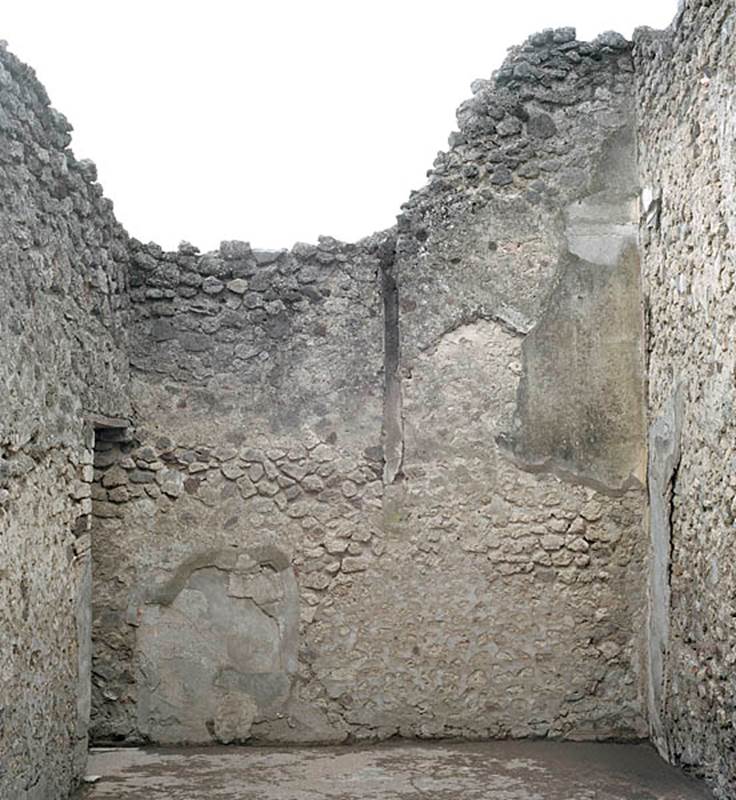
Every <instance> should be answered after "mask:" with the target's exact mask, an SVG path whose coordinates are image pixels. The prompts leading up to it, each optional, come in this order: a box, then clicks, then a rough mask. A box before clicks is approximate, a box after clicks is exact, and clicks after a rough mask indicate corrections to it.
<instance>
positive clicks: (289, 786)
mask: <svg viewBox="0 0 736 800" xmlns="http://www.w3.org/2000/svg"><path fill="white" fill-rule="evenodd" d="M96 776H99V777H98V779H97V780H96V781H95V782H94V783H88V784H86V785H85V787H84V788H83V789H82V790H80V792H79V794H78V795H77V800H82V799H83V800H163V798H166V800H198V799H199V798H207V800H384V798H385V799H386V800H388V799H389V798H396V800H705V798H711V797H712V795H711V794H710V793H709V792H708V791H707V790H706V788H705V787H704V786H703V785H702V784H701V783H699V782H697V781H695V780H693V779H691V778H689V777H687V776H686V775H683V774H682V773H681V772H679V771H678V770H676V769H673V768H672V767H669V766H668V765H667V764H665V763H664V762H663V761H662V760H661V759H660V758H659V757H658V756H657V754H656V753H655V751H654V750H653V749H652V748H651V747H650V746H648V745H645V744H640V745H624V744H573V743H557V742H541V741H540V742H530V741H523V742H486V743H482V744H447V743H436V744H435V743H432V744H425V743H407V742H405V743H402V744H393V743H389V744H384V745H375V746H359V747H319V748H317V747H313V748H265V747H212V748H196V749H194V748H190V749H184V748H181V749H179V748H177V749H173V748H155V749H154V748H150V749H149V748H146V749H143V748H126V749H123V748H102V749H95V750H93V751H92V752H91V754H90V760H89V765H88V780H94V779H95V777H96Z"/></svg>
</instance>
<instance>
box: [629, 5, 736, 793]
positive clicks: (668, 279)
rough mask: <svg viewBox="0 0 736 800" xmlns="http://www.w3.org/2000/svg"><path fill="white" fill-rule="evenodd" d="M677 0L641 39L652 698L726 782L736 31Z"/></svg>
mask: <svg viewBox="0 0 736 800" xmlns="http://www.w3.org/2000/svg"><path fill="white" fill-rule="evenodd" d="M735 10H736V9H735V8H734V4H733V2H730V0H729V1H726V0H722V1H721V2H704V1H701V2H693V1H692V0H691V1H690V2H687V3H685V4H682V6H681V9H680V12H679V14H678V16H677V18H676V20H675V22H674V23H673V26H672V27H671V29H670V30H668V31H666V32H654V31H650V30H642V31H640V32H639V33H638V34H637V37H636V50H635V53H636V65H637V84H638V95H639V99H638V104H639V109H640V113H639V140H640V145H639V157H640V165H641V182H642V187H643V203H642V210H643V219H642V252H643V278H644V293H645V301H646V305H647V309H648V313H647V321H648V362H649V401H648V402H649V417H650V434H649V440H650V456H649V458H650V468H649V474H650V480H649V488H650V504H651V523H650V529H651V539H652V561H651V574H650V588H649V592H650V650H651V653H650V673H651V693H650V698H649V712H650V724H651V728H652V737H653V739H654V741H655V742H656V743H657V746H658V748H659V750H660V752H661V753H662V754H663V755H664V756H666V757H667V758H669V759H670V760H672V761H673V762H675V763H679V764H684V765H687V766H690V767H692V768H694V769H696V770H697V771H698V772H700V773H702V774H704V775H705V776H706V777H707V778H708V780H709V781H710V782H711V783H712V784H713V786H714V788H715V789H716V794H717V796H718V797H722V798H730V797H734V796H736V718H734V708H736V677H735V673H734V665H735V664H736V604H735V603H736V568H734V541H735V540H734V533H735V528H734V519H735V517H736V499H735V498H736V479H735V478H734V475H735V474H736V473H735V471H734V470H735V468H736V449H735V446H736V428H735V424H734V401H735V400H736V393H735V382H734V381H735V375H736V372H735V370H736V361H735V359H736V350H735V349H734V341H736V327H735V320H736V302H735V298H736V294H735V291H736V290H735V289H734V276H735V275H736V263H735V261H734V246H735V245H736V201H735V200H734V197H735V196H736V194H735V192H736V145H735V142H736V94H735V92H734V86H735V85H736V36H735V32H734V24H735V20H736V15H735V14H734V11H735Z"/></svg>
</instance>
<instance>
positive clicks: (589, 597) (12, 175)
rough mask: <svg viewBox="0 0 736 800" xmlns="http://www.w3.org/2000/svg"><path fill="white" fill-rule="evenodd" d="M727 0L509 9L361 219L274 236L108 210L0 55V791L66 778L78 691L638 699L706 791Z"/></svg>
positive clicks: (722, 647) (663, 745)
mask: <svg viewBox="0 0 736 800" xmlns="http://www.w3.org/2000/svg"><path fill="white" fill-rule="evenodd" d="M733 11H734V8H733V3H732V2H724V1H721V2H712V3H708V2H705V0H702V1H701V2H691V3H686V4H685V5H683V7H682V8H681V11H680V13H679V14H678V18H677V19H676V21H675V23H674V25H673V27H672V28H671V29H670V30H669V31H667V32H660V33H655V32H652V31H648V30H644V31H641V32H639V33H638V35H637V39H636V46H635V49H634V53H633V56H634V57H633V59H632V50H631V46H630V45H629V43H628V42H626V41H625V40H624V39H623V38H622V37H620V36H618V35H616V34H604V35H602V36H601V37H599V38H598V39H596V40H595V41H593V42H579V41H577V40H576V39H575V33H574V31H573V30H571V29H558V30H555V31H545V32H543V33H541V34H537V35H535V36H532V37H530V39H529V40H527V42H525V43H524V44H523V45H522V46H520V47H516V48H513V49H512V51H511V52H510V54H509V57H508V59H507V60H506V62H505V63H504V64H503V66H502V67H501V69H500V70H498V72H496V73H495V74H494V76H493V77H492V78H491V79H490V80H481V81H476V82H475V83H474V84H473V87H472V91H473V97H472V98H471V99H469V100H467V101H466V102H464V103H463V104H462V105H461V106H460V108H459V109H458V123H459V130H458V131H456V132H454V133H453V134H451V136H450V141H449V149H448V150H447V151H446V152H443V153H440V154H439V155H438V158H437V160H436V162H435V164H434V168H433V169H432V170H430V172H429V174H428V177H429V181H428V184H427V185H426V186H425V187H424V188H423V189H421V190H420V191H418V192H414V193H412V195H411V197H410V198H409V201H408V202H407V203H406V204H405V206H404V207H403V209H402V212H401V214H400V216H399V218H398V222H397V225H396V226H395V228H393V229H391V230H388V231H385V232H382V233H378V234H376V235H375V236H372V237H369V238H367V239H365V240H363V241H360V242H358V243H356V244H346V243H342V242H338V241H335V240H333V239H330V238H327V237H322V238H320V240H319V242H318V243H317V244H316V245H308V244H297V245H295V246H294V247H293V248H292V249H291V250H283V251H263V250H257V249H254V248H251V246H250V245H249V244H247V243H245V242H223V243H222V245H221V247H220V249H219V250H218V251H217V252H214V253H204V254H203V253H200V252H199V251H198V250H197V249H196V248H194V247H192V246H190V245H188V244H183V245H182V246H181V247H180V248H179V250H178V251H177V252H174V253H167V252H163V251H162V250H161V249H160V248H157V247H156V246H155V245H143V244H141V243H139V242H137V241H135V240H130V239H128V237H127V236H126V234H125V232H124V231H123V230H122V229H121V228H120V226H119V225H118V224H117V223H116V222H115V219H114V216H113V214H112V210H111V204H110V203H109V202H108V201H106V200H105V199H104V198H103V197H102V192H101V189H100V187H99V185H98V184H97V183H95V181H96V175H95V169H94V166H93V165H92V164H91V162H84V161H77V160H76V159H75V158H74V156H73V154H72V152H71V151H70V150H69V147H68V146H69V130H70V128H69V126H68V124H67V123H66V121H65V120H64V118H63V117H62V116H61V115H60V114H58V113H57V112H55V111H54V110H53V109H51V108H50V106H49V103H48V98H47V97H46V95H45V92H44V90H43V88H42V87H41V86H40V84H39V83H38V82H37V81H36V79H35V76H34V75H33V73H32V71H31V70H29V69H28V68H27V67H25V66H24V65H22V64H20V63H19V62H18V61H17V60H16V59H15V58H14V57H13V56H12V55H10V54H8V53H7V52H6V51H5V50H4V49H0V170H1V174H0V178H1V179H2V180H1V181H0V302H1V303H2V307H3V313H2V315H0V384H1V385H2V386H3V389H4V392H3V399H2V406H1V407H0V410H1V411H2V414H1V416H0V556H1V558H2V561H1V562H0V592H1V593H2V594H1V596H0V615H1V616H0V623H1V624H0V654H1V655H0V659H1V662H0V794H1V795H2V796H9V797H13V798H15V797H18V798H23V800H29V799H30V798H34V799H37V800H41V799H43V800H48V798H56V797H64V796H66V795H67V794H68V791H69V789H70V787H71V786H72V785H73V784H74V782H75V781H76V780H77V779H78V777H79V774H80V772H81V770H82V768H83V764H84V753H85V750H86V744H87V730H88V718H89V714H90V705H91V714H92V723H91V724H92V728H91V734H92V737H93V738H94V739H95V740H96V741H98V742H103V741H107V742H109V741H123V742H128V743H133V742H160V743H173V742H190V743H207V742H213V741H216V742H224V743H230V742H242V741H251V742H259V741H261V742H336V741H346V740H361V739H382V738H387V737H390V736H394V735H401V736H417V737H423V738H439V737H446V736H463V737H468V738H485V737H504V736H550V737H560V738H571V739H610V738H616V739H621V738H624V739H625V738H638V737H641V736H644V735H646V734H647V732H649V733H650V734H651V736H652V738H653V739H654V741H655V742H656V744H657V746H658V747H659V749H660V752H662V754H663V755H665V756H666V757H667V758H669V759H670V760H672V761H675V762H677V763H681V764H685V765H688V766H691V767H693V768H695V769H698V770H700V771H701V772H702V773H703V774H705V776H706V777H707V778H708V779H709V780H710V782H711V783H712V784H713V785H714V786H715V788H716V791H717V792H718V794H719V797H723V798H727V797H730V796H733V794H734V791H735V790H736V787H735V786H734V781H735V780H736V775H735V773H734V766H733V765H734V763H735V762H736V757H735V754H734V748H735V747H736V732H735V728H734V720H733V708H734V703H735V701H736V698H735V695H736V684H735V683H734V679H733V675H732V672H733V669H732V668H733V665H734V660H735V659H736V651H734V642H735V641H736V630H734V626H735V625H736V622H735V620H736V616H735V613H734V612H735V610H734V606H733V599H734V596H736V586H735V585H734V582H735V581H736V578H735V577H734V568H733V564H732V561H733V559H732V558H731V555H732V550H733V547H732V543H733V542H732V539H733V531H734V517H735V516H736V506H734V492H735V491H736V484H734V481H733V478H732V473H733V469H732V467H733V466H734V464H733V463H732V462H734V457H735V454H734V452H733V443H734V441H735V440H734V435H733V434H734V430H733V408H732V405H733V399H734V370H735V368H736V364H735V363H734V354H733V344H732V343H733V341H734V338H733V334H734V331H733V325H734V311H735V309H734V302H733V292H734V287H733V277H734V260H733V238H734V236H733V231H734V221H735V219H734V214H735V212H734V208H736V206H734V202H733V194H734V188H736V171H735V167H734V164H735V163H736V162H735V161H734V142H735V141H736V130H734V119H735V117H734V102H735V101H734V98H733V88H732V87H733V85H734V74H733V73H734V66H733V65H734V63H736V62H735V61H734V52H733V47H734V39H733V24H734V23H733V20H734V14H733ZM637 147H638V150H637ZM640 189H643V191H642V194H641V202H639V201H638V197H639V192H640ZM637 236H639V237H640V245H641V246H640V248H638V247H637ZM640 250H641V251H642V252H643V255H644V260H643V268H641V267H640V264H639V251H640ZM642 276H643V286H642V285H641V280H642ZM642 295H643V297H644V301H645V303H644V309H643V310H644V312H645V313H644V314H642V303H641V298H642ZM645 331H646V333H647V346H646V348H645V347H644V346H643V341H644V338H643V333H644V332H645ZM646 374H648V377H649V382H648V398H647V394H646V391H647V390H645V381H644V376H645V375H646ZM647 402H648V405H649V419H648V420H647V419H646V414H645V407H646V404H647ZM647 424H648V426H649V428H648V430H649V434H648V439H649V441H648V445H649V446H648V454H649V463H648V465H647V446H646V445H647ZM647 474H648V488H649V503H648V509H647V502H646V492H645V484H646V483H647V480H646V476H647ZM647 516H648V521H647ZM647 527H648V528H649V531H650V536H649V541H648V540H647V535H646V531H647ZM91 564H92V565H93V569H91ZM647 580H648V603H647ZM647 612H648V614H647ZM647 619H648V625H647ZM90 631H91V633H92V636H93V638H94V643H93V645H92V644H91V643H90V641H91V640H90Z"/></svg>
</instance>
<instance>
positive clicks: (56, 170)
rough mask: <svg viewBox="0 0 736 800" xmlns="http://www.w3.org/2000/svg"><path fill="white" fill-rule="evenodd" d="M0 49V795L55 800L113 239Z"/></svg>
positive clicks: (121, 328)
mask: <svg viewBox="0 0 736 800" xmlns="http://www.w3.org/2000/svg"><path fill="white" fill-rule="evenodd" d="M69 130H70V127H69V125H68V124H67V122H66V120H65V119H64V118H63V117H62V116H61V115H60V114H58V113H57V112H56V111H54V110H53V109H52V108H50V106H49V100H48V97H47V96H46V93H45V91H44V89H43V87H42V86H41V85H40V84H39V83H38V82H37V80H36V78H35V76H34V73H33V71H32V70H30V69H29V68H28V67H26V66H25V65H23V64H21V63H20V62H18V61H17V59H15V58H14V57H13V56H12V55H11V54H9V53H8V52H7V51H6V50H5V49H4V45H3V46H2V47H0V309H1V310H0V386H1V387H2V391H1V392H0V796H2V797H7V798H13V799H14V800H15V799H16V798H17V799H18V800H26V798H28V799H30V798H35V799H36V800H54V798H62V797H66V796H67V795H68V792H69V790H70V788H71V787H72V785H73V783H74V782H75V780H76V779H77V778H78V777H79V774H80V772H81V771H82V770H83V768H84V762H85V759H86V750H87V738H86V736H87V718H88V715H89V660H90V650H89V604H90V592H89V588H90V559H89V534H88V532H87V521H88V518H89V512H90V506H91V503H90V499H89V495H90V484H91V481H92V477H93V475H92V466H91V464H92V451H91V445H92V429H91V427H90V425H89V424H88V425H86V426H85V424H84V419H85V417H86V416H88V415H89V414H93V413H96V414H112V415H121V414H125V413H127V411H128V406H127V399H126V397H127V393H126V391H125V381H126V377H127V372H128V364H127V356H126V353H125V350H124V343H125V321H126V320H125V314H126V312H125V308H126V304H127V299H126V296H125V294H124V290H125V250H124V245H125V236H124V233H123V231H122V230H121V229H120V227H119V226H118V225H117V223H116V222H115V220H114V218H113V216H112V213H111V207H110V204H109V203H108V201H106V200H104V199H103V198H102V194H101V190H100V187H99V185H98V184H96V183H94V181H95V176H94V166H93V165H92V164H91V163H89V162H78V161H76V160H75V158H74V156H73V154H72V153H71V151H70V150H69V149H68V144H69V140H70V137H69Z"/></svg>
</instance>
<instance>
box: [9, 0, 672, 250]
mask: <svg viewBox="0 0 736 800" xmlns="http://www.w3.org/2000/svg"><path fill="white" fill-rule="evenodd" d="M3 5H4V8H3V10H2V14H1V15H0V38H3V39H7V41H8V42H9V45H10V49H11V50H12V51H13V52H14V53H16V55H18V56H19V57H20V58H22V59H23V60H24V61H26V62H27V63H29V64H30V65H31V66H33V67H34V68H35V69H36V71H37V73H38V75H39V77H40V79H41V81H42V82H43V83H44V85H45V86H46V88H47V90H48V92H49V95H50V96H51V101H52V103H53V104H54V106H55V107H56V108H58V109H59V110H60V111H62V112H63V113H64V114H65V115H66V116H67V117H68V118H69V120H70V121H71V123H72V124H73V125H74V128H75V131H74V134H73V136H74V140H73V142H72V148H73V149H74V152H75V154H76V155H77V157H78V158H92V159H93V160H94V161H95V162H96V163H97V166H98V171H99V180H100V182H101V183H102V185H103V186H104V188H105V193H106V195H107V196H108V197H110V198H111V199H112V200H113V201H114V203H115V209H116V213H117V216H118V219H119V220H120V221H121V222H122V223H123V224H124V225H125V227H126V228H127V229H128V231H129V232H130V233H131V234H132V235H133V236H136V237H138V238H139V239H143V240H144V241H148V240H154V241H157V242H158V243H159V244H161V245H163V246H164V247H167V248H175V247H176V245H177V244H178V243H179V241H181V240H182V239H186V240H188V241H190V242H192V243H194V244H196V245H197V246H198V247H200V248H201V249H202V250H207V249H213V248H215V247H216V246H217V245H218V244H219V242H220V241H221V240H222V239H244V240H247V241H250V242H251V243H252V244H253V245H254V246H258V247H286V246H290V245H291V244H293V243H294V242H295V241H315V240H316V237H317V236H318V235H319V234H327V235H331V236H335V237H337V238H340V239H346V240H349V241H351V240H355V239H358V238H360V237H361V236H365V235H367V234H369V233H372V232H373V231H375V230H380V229H382V228H385V227H388V226H390V225H392V224H393V222H394V219H395V216H396V214H397V212H398V211H399V206H400V205H401V203H403V202H404V201H405V200H406V199H407V197H408V196H409V191H410V190H411V189H414V188H419V187H420V186H422V185H423V184H424V181H425V172H426V170H427V169H428V168H429V167H430V166H431V164H432V161H433V160H434V157H435V155H436V153H437V151H438V150H440V149H445V147H446V142H447V135H448V134H449V133H450V131H451V130H454V129H455V128H456V123H455V116H454V112H455V108H456V107H457V106H458V105H459V104H460V102H461V101H462V100H463V99H465V98H466V97H468V96H469V95H470V90H469V86H470V83H471V81H472V80H473V79H475V78H487V77H489V76H490V74H491V72H492V71H493V70H494V69H496V68H497V67H498V66H499V65H500V63H501V61H502V60H503V58H504V55H505V52H506V49H507V48H508V47H509V46H511V45H513V44H517V43H520V42H521V41H522V40H523V39H525V38H526V37H527V36H528V35H529V34H530V33H533V32H535V31H537V30H541V29H542V28H545V27H561V26H564V25H574V26H576V27H577V29H578V38H581V39H583V38H584V39H590V38H593V37H594V36H595V35H596V34H598V33H600V32H601V31H604V30H611V29H613V30H618V31H620V32H621V33H623V34H624V35H626V36H630V35H631V32H632V31H633V29H634V28H635V27H637V26H639V25H649V26H651V27H654V28H663V27H666V26H667V25H668V24H669V22H670V20H671V19H672V17H673V16H674V14H675V11H676V7H677V0H644V1H643V2H642V0H616V2H602V0H556V1H555V2H552V1H551V0H516V2H514V0H503V2H499V0H445V1H444V2H437V0H423V1H422V0H301V1H300V0H208V1H207V2H201V0H197V2H192V1H191V0H94V1H93V2H89V1H86V0H65V1H64V2H61V1H60V0H47V1H46V2H42V0H17V2H9V1H8V2H6V3H4V4H3Z"/></svg>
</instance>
